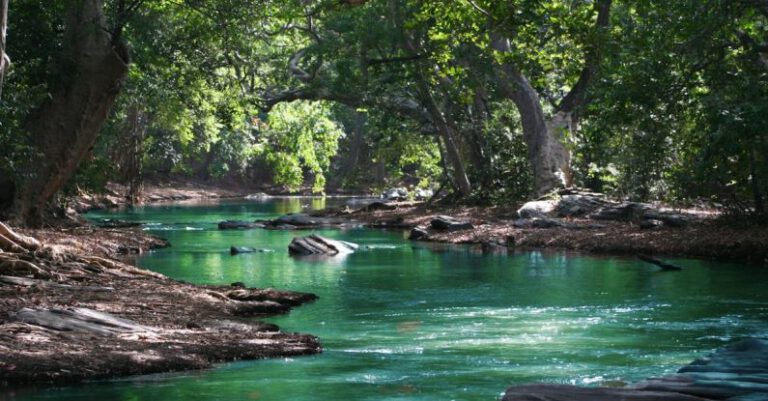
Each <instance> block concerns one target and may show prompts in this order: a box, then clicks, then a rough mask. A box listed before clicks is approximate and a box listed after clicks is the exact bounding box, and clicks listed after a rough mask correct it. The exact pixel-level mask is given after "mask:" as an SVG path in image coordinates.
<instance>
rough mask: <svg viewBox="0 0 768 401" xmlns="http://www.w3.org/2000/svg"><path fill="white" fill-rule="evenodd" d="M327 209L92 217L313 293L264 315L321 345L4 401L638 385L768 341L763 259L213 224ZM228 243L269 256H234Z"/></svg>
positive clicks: (467, 393) (264, 206)
mask: <svg viewBox="0 0 768 401" xmlns="http://www.w3.org/2000/svg"><path fill="white" fill-rule="evenodd" d="M328 202H333V201H331V200H329V201H328ZM323 206H325V204H324V203H323V202H322V201H319V200H314V201H312V200H309V199H290V200H271V201H268V202H261V203H258V202H238V203H224V204H219V205H187V206H179V205H176V206H155V207H145V208H139V209H136V210H133V211H124V212H108V213H92V214H91V215H90V218H92V219H99V218H119V219H125V220H136V221H142V222H145V223H147V225H146V227H147V229H148V230H149V231H150V232H152V233H155V234H158V235H160V236H163V237H165V238H167V239H169V240H170V241H171V243H172V244H173V246H172V247H171V248H168V249H163V250H157V251H153V252H150V253H149V254H147V255H145V256H143V257H142V258H141V259H140V260H139V261H138V263H139V264H140V265H141V266H144V267H147V268H149V269H152V270H155V271H159V272H161V273H164V274H167V275H169V276H172V277H174V278H177V279H183V280H187V281H190V282H195V283H213V284H229V283H231V282H234V281H242V282H244V283H246V284H247V285H248V286H259V287H278V288H286V289H293V290H298V291H308V292H313V293H316V294H318V295H319V296H320V300H319V301H317V302H316V303H314V304H310V305H305V306H302V307H300V308H297V309H295V310H294V311H293V312H291V313H290V314H289V315H286V316H280V317H275V318H271V319H269V321H271V322H274V323H276V324H278V325H280V327H281V328H282V329H283V330H285V331H300V332H305V333H312V334H315V335H317V336H319V337H320V339H321V341H322V343H323V346H324V349H325V352H324V353H323V354H320V355H317V356H310V357H302V358H290V359H278V360H265V361H247V362H237V363H230V364H225V365H222V366H220V367H218V368H216V369H213V370H209V371H201V372H191V373H180V374H165V375H152V376H143V377H136V378H129V379H124V380H121V381H112V382H104V383H93V384H86V385H80V386H69V387H62V388H59V387H57V388H44V389H38V390H29V391H17V393H16V395H7V397H9V398H10V399H14V400H84V399H94V400H97V399H98V400H126V401H129V400H130V401H139V400H142V401H143V400H147V401H161V400H334V401H335V400H377V401H378V400H496V399H498V398H499V397H500V395H501V393H502V392H503V391H504V389H505V388H506V387H507V386H509V385H511V384H515V383H525V382H532V381H544V382H556V383H573V384H579V385H600V384H607V385H613V384H616V382H633V381H637V380H641V379H644V378H646V377H648V376H652V375H660V374H665V373H671V372H673V371H675V370H676V369H677V368H679V367H680V366H681V365H683V364H685V363H687V362H689V361H691V360H692V359H693V358H694V357H696V356H699V355H701V354H702V353H705V352H708V351H710V350H712V349H714V348H716V347H719V346H722V345H724V344H726V343H728V342H731V341H734V340H737V339H739V338H742V337H746V336H763V337H768V269H765V268H760V267H751V266H743V265H733V264H722V263H711V262H703V261H695V260H682V259H681V260H674V262H675V263H677V264H680V265H683V266H684V267H685V269H684V270H683V271H681V272H669V273H662V272H659V271H658V269H657V268H655V267H654V266H651V265H648V264H645V263H641V262H638V261H637V260H634V259H630V258H622V257H589V256H583V255H576V254H568V253H557V252H555V253H543V252H529V253H519V254H509V255H484V254H482V253H480V252H479V251H478V250H476V249H474V248H472V247H452V248H446V247H438V248H435V249H431V248H430V247H428V246H426V245H423V244H414V243H411V242H409V241H407V240H405V239H404V235H403V233H401V232H392V231H380V230H369V229H350V230H345V231H333V230H322V231H318V233H320V234H322V235H326V236H329V237H333V238H340V239H344V240H348V241H353V242H357V243H359V244H361V245H363V247H362V248H361V250H360V251H358V252H357V253H355V254H352V255H349V256H348V257H346V258H344V259H326V260H302V259H295V258H291V257H289V256H288V255H287V245H288V243H289V242H290V240H291V238H292V237H293V236H294V235H304V234H307V232H287V231H266V230H247V231H219V230H217V229H216V223H217V222H218V221H221V220H224V219H243V220H252V219H256V218H270V217H275V216H278V215H280V214H283V213H286V212H291V211H298V210H302V209H303V210H306V209H311V208H319V207H323ZM232 245H240V246H252V247H257V248H265V249H268V250H270V251H271V252H264V253H255V254H244V255H237V256H230V255H229V247H230V246H232ZM0 398H3V396H1V395H0Z"/></svg>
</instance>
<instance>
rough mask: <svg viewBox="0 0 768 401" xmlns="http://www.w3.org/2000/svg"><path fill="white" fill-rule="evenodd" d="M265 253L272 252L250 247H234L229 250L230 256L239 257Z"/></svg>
mask: <svg viewBox="0 0 768 401" xmlns="http://www.w3.org/2000/svg"><path fill="white" fill-rule="evenodd" d="M257 252H260V253H263V252H272V250H271V249H263V248H251V247H248V246H233V247H230V248H229V254H230V255H237V254H240V253H257Z"/></svg>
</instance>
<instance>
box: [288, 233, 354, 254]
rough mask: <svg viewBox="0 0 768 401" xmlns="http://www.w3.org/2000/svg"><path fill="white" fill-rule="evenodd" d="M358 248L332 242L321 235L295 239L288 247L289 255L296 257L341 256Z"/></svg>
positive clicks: (351, 244) (349, 243)
mask: <svg viewBox="0 0 768 401" xmlns="http://www.w3.org/2000/svg"><path fill="white" fill-rule="evenodd" d="M357 248H358V245H357V244H354V243H351V242H346V241H337V240H332V239H330V238H325V237H321V236H319V235H308V236H306V237H294V238H293V240H292V241H291V243H290V244H289V245H288V253H289V254H291V255H294V256H309V255H327V256H339V255H347V254H350V253H352V252H354V251H355V250H357Z"/></svg>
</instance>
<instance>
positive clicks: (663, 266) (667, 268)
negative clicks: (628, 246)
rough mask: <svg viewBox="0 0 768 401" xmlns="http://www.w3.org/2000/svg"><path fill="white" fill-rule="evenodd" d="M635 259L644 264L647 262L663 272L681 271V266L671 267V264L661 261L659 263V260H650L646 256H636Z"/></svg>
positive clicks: (650, 258)
mask: <svg viewBox="0 0 768 401" xmlns="http://www.w3.org/2000/svg"><path fill="white" fill-rule="evenodd" d="M637 258H638V259H640V260H642V261H644V262H648V263H650V264H653V265H656V266H659V267H660V268H661V270H664V271H677V270H683V268H682V267H681V266H678V265H673V264H671V263H667V262H663V261H661V260H659V259H656V258H652V257H650V256H647V255H637Z"/></svg>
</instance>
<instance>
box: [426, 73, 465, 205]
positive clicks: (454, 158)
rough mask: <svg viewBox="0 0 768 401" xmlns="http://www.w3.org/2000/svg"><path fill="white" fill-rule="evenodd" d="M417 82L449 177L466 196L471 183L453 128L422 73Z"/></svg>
mask: <svg viewBox="0 0 768 401" xmlns="http://www.w3.org/2000/svg"><path fill="white" fill-rule="evenodd" d="M417 83H418V86H419V90H420V91H421V94H422V97H423V98H424V106H425V107H426V109H427V112H428V113H429V114H430V116H431V117H432V122H433V123H434V124H435V128H437V132H438V134H439V135H440V137H441V138H442V139H443V145H445V156H446V157H447V158H448V163H449V165H450V166H451V169H452V170H453V174H451V179H452V181H453V183H454V184H455V187H456V188H458V190H459V194H460V195H461V196H468V195H469V194H470V193H471V192H472V185H471V184H470V182H469V176H467V171H466V169H465V168H464V162H463V161H462V158H461V152H460V151H459V146H458V145H457V144H456V138H455V135H456V132H455V128H454V127H453V126H452V124H450V123H449V122H448V121H447V120H446V118H445V115H444V114H443V112H442V111H440V107H439V106H438V105H437V102H436V101H435V97H434V96H433V95H432V92H431V91H430V89H429V85H428V84H427V82H426V78H424V76H423V75H422V76H420V77H419V78H418V79H417Z"/></svg>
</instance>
